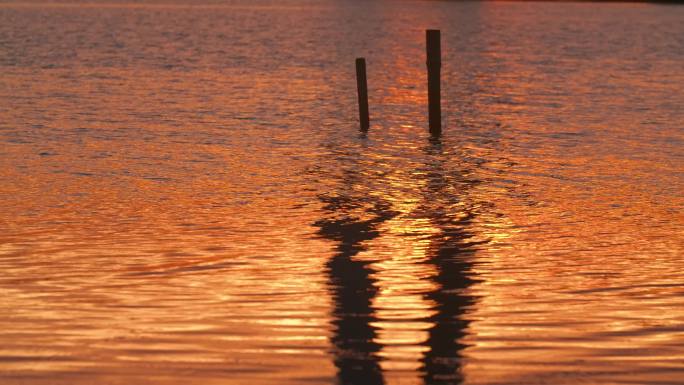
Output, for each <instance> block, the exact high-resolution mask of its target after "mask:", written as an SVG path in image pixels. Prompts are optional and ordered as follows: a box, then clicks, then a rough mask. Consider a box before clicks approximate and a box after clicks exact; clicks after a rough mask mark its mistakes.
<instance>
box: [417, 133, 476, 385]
mask: <svg viewBox="0 0 684 385" xmlns="http://www.w3.org/2000/svg"><path fill="white" fill-rule="evenodd" d="M425 154H426V156H427V157H428V159H431V161H430V162H429V163H428V164H426V171H427V172H426V178H427V183H426V188H425V191H424V197H425V198H424V200H425V203H424V205H425V207H424V210H426V212H427V213H428V215H430V221H431V223H432V224H433V226H434V227H435V228H437V229H439V233H437V234H436V235H434V236H433V239H432V241H431V243H430V247H429V252H428V255H429V261H428V263H430V264H432V265H434V267H435V269H436V271H437V274H436V275H435V276H433V277H432V281H433V283H434V284H435V287H436V289H435V290H433V291H431V292H429V293H427V294H426V297H427V299H429V300H431V301H432V302H434V304H435V305H434V308H433V310H434V311H435V313H434V315H432V316H431V317H429V318H428V320H427V321H429V322H430V323H431V324H432V326H431V327H430V329H429V330H428V339H427V341H426V342H425V344H426V345H427V347H429V350H428V351H427V352H426V353H425V354H424V356H423V365H422V368H421V370H422V372H423V380H424V383H425V384H440V385H455V384H460V383H462V382H463V374H462V370H461V361H462V351H463V349H465V348H466V347H467V345H466V344H464V343H463V342H462V340H463V337H465V336H466V334H467V328H468V324H469V321H468V320H467V319H466V318H465V314H466V312H467V311H468V309H469V308H470V307H471V306H472V305H473V304H474V303H475V297H473V296H472V295H468V294H467V293H466V290H467V289H468V288H469V287H470V286H471V285H473V284H474V283H475V282H476V280H475V279H474V278H472V273H471V269H472V266H473V264H472V258H473V254H474V253H475V251H476V248H477V246H478V245H479V244H481V243H484V242H483V241H471V240H470V239H471V238H472V237H473V235H474V234H472V233H471V232H469V231H468V227H469V226H470V224H471V221H472V220H473V219H474V217H475V215H474V213H473V211H472V210H470V209H469V208H468V205H467V204H462V203H463V201H462V200H463V199H464V197H465V196H466V194H467V192H468V191H467V190H469V189H470V188H471V187H472V186H474V185H475V184H477V183H479V182H478V181H477V180H474V179H469V178H467V177H465V176H464V175H462V174H461V172H459V170H451V171H450V170H448V169H447V168H446V167H445V164H444V163H445V161H446V159H445V158H446V157H445V155H444V153H443V151H442V143H441V142H440V141H439V139H435V138H433V139H432V140H431V141H430V145H429V146H428V147H427V148H426V149H425ZM451 161H455V160H454V159H452V160H451ZM454 185H457V186H459V187H460V188H459V189H458V190H459V191H458V193H457V194H454V192H453V191H448V188H449V187H453V186H454Z"/></svg>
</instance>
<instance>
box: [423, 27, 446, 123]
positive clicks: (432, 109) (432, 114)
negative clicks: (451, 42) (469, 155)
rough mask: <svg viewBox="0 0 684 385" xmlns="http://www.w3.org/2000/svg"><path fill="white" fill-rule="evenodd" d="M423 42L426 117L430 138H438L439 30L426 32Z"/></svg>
mask: <svg viewBox="0 0 684 385" xmlns="http://www.w3.org/2000/svg"><path fill="white" fill-rule="evenodd" d="M425 41H426V48H427V71H428V116H429V125H430V134H431V135H432V136H439V135H441V134H442V106H441V105H442V100H441V99H442V97H441V94H440V72H441V68H440V67H441V65H442V48H441V43H440V32H439V30H438V29H428V30H426V31H425Z"/></svg>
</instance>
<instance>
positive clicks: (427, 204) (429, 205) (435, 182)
mask: <svg viewBox="0 0 684 385" xmlns="http://www.w3.org/2000/svg"><path fill="white" fill-rule="evenodd" d="M349 155H350V154H345V157H343V158H345V159H346V160H347V161H349V159H350V158H349ZM424 155H425V157H426V159H427V160H426V163H425V164H424V165H423V168H424V169H423V170H422V171H424V172H423V173H421V175H424V176H423V178H425V179H426V180H425V182H426V183H425V184H424V186H425V187H424V188H423V192H422V194H423V203H422V204H421V205H420V206H419V209H418V212H416V213H415V214H417V215H419V216H420V217H422V218H429V220H430V222H431V223H432V226H433V227H434V228H436V229H438V230H439V232H438V233H437V234H436V235H434V236H432V238H431V239H430V245H429V247H428V260H427V261H426V262H423V263H428V264H431V265H433V266H434V267H435V270H436V274H435V275H434V276H433V277H430V278H427V279H430V280H431V281H432V282H433V283H434V285H433V286H434V287H435V289H434V290H432V291H430V292H427V293H425V294H424V296H425V298H426V299H427V300H428V301H429V302H431V303H432V304H433V305H432V306H433V307H432V309H431V310H432V311H433V314H432V315H430V316H428V317H427V318H425V321H426V322H428V323H430V324H431V325H432V326H431V327H430V328H429V330H428V338H427V340H426V341H424V342H423V343H422V345H424V346H426V347H427V348H428V349H427V351H426V352H425V353H424V355H423V358H422V360H421V368H420V372H421V375H422V379H423V382H424V383H425V384H439V385H447V384H448V385H452V384H460V383H461V382H462V381H463V376H462V371H461V361H462V352H463V349H465V348H466V345H465V344H464V343H463V337H465V336H466V333H467V328H468V324H469V322H468V321H467V320H466V319H465V317H464V315H465V314H466V312H467V311H468V309H469V308H470V307H471V306H472V305H473V304H474V302H475V298H474V297H473V296H472V295H469V294H467V292H466V291H467V289H468V288H469V287H470V286H471V285H472V284H473V283H475V282H476V281H475V279H474V278H472V275H471V274H472V273H471V269H472V262H471V261H472V257H473V254H474V253H475V251H476V249H477V246H478V244H479V243H482V242H473V241H471V239H472V237H473V234H472V233H470V232H469V231H468V228H469V226H470V224H471V221H472V220H473V218H474V217H475V214H474V213H473V210H470V209H469V206H472V205H469V204H468V203H467V202H466V201H465V200H466V196H467V194H468V190H469V189H470V188H471V187H472V186H474V185H475V184H477V183H479V182H478V181H477V180H472V179H468V177H467V176H464V174H465V173H464V172H463V170H461V169H459V166H458V159H449V155H445V154H444V153H443V151H442V143H441V142H440V140H439V139H435V138H433V139H432V140H431V141H430V144H429V145H428V146H427V147H426V148H425V151H424ZM359 156H360V155H359ZM352 159H354V157H352ZM357 160H358V159H357ZM357 160H352V161H351V164H348V166H349V167H348V168H346V169H343V170H342V175H341V177H340V178H341V180H340V181H341V183H340V184H339V186H340V187H339V188H338V191H332V192H330V193H328V194H325V195H321V196H320V197H319V199H320V200H321V202H323V204H324V205H323V210H324V213H323V218H322V219H321V220H318V221H316V222H315V223H314V226H316V227H317V228H318V234H319V235H320V236H321V237H323V238H326V239H329V240H332V241H334V242H335V244H336V246H335V247H336V248H335V253H334V255H333V256H332V257H331V258H330V260H329V261H328V263H327V265H326V267H327V276H328V285H329V291H330V293H331V297H332V300H333V309H332V314H331V318H332V321H331V324H332V336H331V343H332V345H333V356H334V358H333V359H334V364H335V366H336V367H337V379H338V383H340V384H343V385H376V384H384V383H385V380H384V375H383V372H382V369H381V366H380V362H381V358H380V356H379V353H380V351H381V350H382V348H383V346H382V345H381V344H380V343H378V342H377V340H378V338H377V337H378V327H376V326H374V325H375V324H376V322H377V321H379V320H380V319H379V318H378V316H377V309H375V308H374V307H373V301H374V298H375V297H376V295H377V291H378V288H377V280H376V279H375V278H374V274H375V270H374V269H373V267H372V262H373V261H364V260H361V259H358V258H357V255H358V254H359V253H360V252H362V251H364V250H365V249H366V248H367V247H368V246H367V244H368V241H371V240H373V239H376V238H378V237H380V236H381V235H382V234H381V230H380V226H381V224H382V223H383V222H386V221H388V220H390V219H392V218H394V217H395V216H396V215H398V214H399V213H397V212H395V211H392V205H391V203H390V202H388V201H384V200H383V199H382V198H381V197H378V195H379V194H368V193H367V186H370V185H371V184H369V183H368V181H365V180H364V178H365V177H367V175H363V174H362V173H361V172H359V171H358V170H357V166H358V162H357ZM342 163H344V162H343V160H342V158H340V166H341V167H342ZM454 165H456V166H454ZM449 166H451V167H449ZM454 186H457V187H454ZM417 188H418V187H417ZM455 192H457V193H455Z"/></svg>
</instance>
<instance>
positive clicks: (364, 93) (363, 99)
mask: <svg viewBox="0 0 684 385" xmlns="http://www.w3.org/2000/svg"><path fill="white" fill-rule="evenodd" d="M356 88H357V91H358V94H359V122H360V123H361V130H362V131H368V127H369V126H370V118H369V117H368V84H367V80H366V59H364V58H362V57H360V58H357V59H356Z"/></svg>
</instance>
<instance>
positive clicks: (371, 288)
mask: <svg viewBox="0 0 684 385" xmlns="http://www.w3.org/2000/svg"><path fill="white" fill-rule="evenodd" d="M343 181H344V185H345V186H346V187H347V188H345V191H340V192H338V193H337V194H336V195H334V196H322V197H321V198H320V199H321V200H322V201H323V202H324V203H325V205H324V207H323V208H324V210H325V211H326V212H329V213H330V217H329V218H326V219H322V220H320V221H317V222H316V223H315V226H317V227H318V228H319V231H318V233H319V235H321V236H322V237H324V238H327V239H330V240H333V241H336V242H337V248H336V252H335V254H334V255H333V257H332V258H331V259H330V260H329V261H328V263H327V266H326V267H327V274H328V284H329V290H330V292H331V296H332V299H333V304H334V305H333V310H332V326H333V336H332V337H331V342H332V344H333V346H334V349H333V355H334V363H335V366H336V367H337V369H338V372H337V378H338V382H339V383H340V384H342V385H362V384H368V385H378V384H384V382H385V381H384V378H383V374H382V370H381V368H380V358H379V357H378V352H380V349H381V348H382V347H381V345H380V344H378V343H377V342H376V339H377V328H376V327H375V326H373V325H372V323H373V322H375V321H377V320H378V319H377V317H376V310H375V309H374V308H373V306H372V303H373V298H374V297H375V295H376V293H377V287H376V285H375V283H376V280H375V279H373V277H372V274H373V270H372V269H371V268H370V266H369V265H370V262H366V261H359V260H355V259H354V258H353V257H354V256H356V255H357V254H358V253H359V252H361V251H362V250H364V249H365V247H364V245H363V242H365V241H368V240H371V239H374V238H377V237H378V236H380V233H379V232H378V230H377V227H378V225H379V224H381V223H382V222H384V221H387V220H389V219H391V218H392V217H394V216H395V215H396V213H395V212H392V211H390V210H389V208H390V205H389V204H388V203H386V202H383V201H381V200H378V199H372V198H369V197H367V196H363V195H359V194H355V193H354V186H355V184H356V183H359V182H360V180H359V176H358V174H357V173H356V172H355V171H353V170H348V171H345V173H344V177H343Z"/></svg>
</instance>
